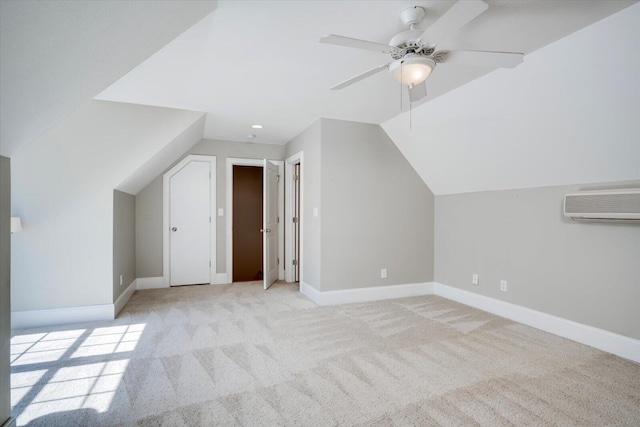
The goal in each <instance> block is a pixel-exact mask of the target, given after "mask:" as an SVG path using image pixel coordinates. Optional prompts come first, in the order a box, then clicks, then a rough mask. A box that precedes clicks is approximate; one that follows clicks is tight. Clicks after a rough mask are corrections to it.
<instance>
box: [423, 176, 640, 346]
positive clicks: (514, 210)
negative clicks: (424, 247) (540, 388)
mask: <svg viewBox="0 0 640 427" xmlns="http://www.w3.org/2000/svg"><path fill="white" fill-rule="evenodd" d="M638 186H640V182H639V183H638ZM581 189H586V188H584V186H559V187H544V188H532V189H522V190H506V191H490V192H479V193H468V194H456V195H447V196H436V209H435V215H436V217H435V229H436V233H435V281H436V282H439V283H443V284H445V285H450V286H454V287H457V288H460V289H464V290H466V291H471V292H475V293H478V294H481V295H486V296H488V297H491V298H496V299H499V300H504V301H508V302H510V303H514V304H517V305H520V306H523V307H528V308H531V309H534V310H539V311H542V312H544V313H548V314H551V315H554V316H558V317H562V318H565V319H569V320H573V321H576V322H579V323H583V324H586V325H590V326H594V327H597V328H601V329H605V330H608V331H611V332H614V333H617V334H621V335H625V336H628V337H631V338H635V339H640V310H639V309H638V302H639V301H640V226H637V225H635V226H633V225H619V224H595V223H590V224H585V223H575V222H571V221H569V220H565V219H564V217H563V215H562V200H563V196H564V194H565V193H568V192H574V191H576V190H581ZM473 273H478V274H479V275H480V284H479V285H477V286H476V285H472V284H471V276H472V274H473ZM501 279H504V280H507V282H508V292H501V291H500V288H499V281H500V280H501Z"/></svg>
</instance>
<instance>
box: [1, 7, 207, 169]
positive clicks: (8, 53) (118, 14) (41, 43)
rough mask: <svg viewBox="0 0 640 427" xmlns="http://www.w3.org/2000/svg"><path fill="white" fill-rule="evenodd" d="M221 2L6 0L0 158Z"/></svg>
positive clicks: (3, 32)
mask: <svg viewBox="0 0 640 427" xmlns="http://www.w3.org/2000/svg"><path fill="white" fill-rule="evenodd" d="M216 4H217V2H216V1H215V0H198V1H195V0H193V1H189V0H146V1H108V0H95V1H69V0H2V1H0V154H3V155H7V156H12V155H14V154H15V153H16V150H18V148H19V147H20V146H22V145H24V144H26V143H29V142H30V141H32V140H33V139H35V138H37V137H39V136H41V135H42V134H43V133H45V132H47V131H48V130H50V129H52V128H53V127H55V126H56V125H58V124H60V122H62V121H63V120H64V119H65V118H67V117H68V116H69V115H70V114H71V113H73V112H74V111H75V110H76V109H77V108H78V107H79V106H80V105H82V104H84V103H85V102H87V101H89V100H90V99H91V98H93V97H94V96H96V95H97V94H98V93H100V91H102V90H103V89H105V88H106V87H108V86H109V85H110V84H112V83H113V82H115V81H116V80H118V79H119V78H120V77H122V76H123V75H125V74H126V73H127V72H129V71H130V70H131V69H133V68H134V67H136V66H137V65H139V64H140V63H141V62H143V61H144V60H145V59H147V58H148V57H149V56H150V55H152V54H153V53H155V52H156V51H158V50H159V49H160V48H162V47H163V46H165V45H166V44H167V43H169V42H170V41H171V40H173V39H174V38H175V37H177V36H178V35H180V34H181V33H183V32H184V31H185V30H186V29H188V28H190V27H191V26H192V25H194V24H195V23H196V22H198V21H200V20H201V19H202V18H203V17H205V16H206V15H208V14H209V13H211V12H212V11H213V10H214V9H215V7H216Z"/></svg>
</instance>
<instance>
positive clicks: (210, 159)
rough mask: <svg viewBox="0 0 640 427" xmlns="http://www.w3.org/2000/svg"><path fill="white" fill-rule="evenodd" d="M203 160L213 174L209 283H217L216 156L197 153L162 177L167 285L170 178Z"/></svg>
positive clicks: (165, 280) (167, 279) (167, 281)
mask: <svg viewBox="0 0 640 427" xmlns="http://www.w3.org/2000/svg"><path fill="white" fill-rule="evenodd" d="M194 160H197V161H203V162H209V163H210V165H211V169H210V171H211V176H210V188H211V194H210V202H211V206H210V208H209V209H210V212H211V222H210V225H209V232H210V233H211V234H210V237H209V245H210V252H209V253H210V254H211V255H210V256H211V260H210V261H211V267H210V268H209V283H210V284H214V283H215V277H216V271H217V269H216V224H215V222H214V218H215V213H216V156H201V155H196V154H189V155H188V156H186V157H185V158H184V159H182V160H180V161H179V162H178V163H177V164H176V165H175V166H174V167H172V168H171V169H169V170H168V171H167V172H165V174H164V176H163V177H162V213H163V215H162V281H163V283H164V286H165V287H167V288H168V287H169V286H170V285H171V271H170V268H171V262H170V256H171V243H170V238H169V227H170V224H171V218H170V216H171V209H170V201H171V191H170V189H171V186H170V185H169V180H170V179H171V177H172V176H173V175H175V174H176V173H178V172H180V171H181V170H182V168H184V167H185V166H187V165H188V164H189V163H191V162H192V161H194Z"/></svg>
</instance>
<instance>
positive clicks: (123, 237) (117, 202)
mask: <svg viewBox="0 0 640 427" xmlns="http://www.w3.org/2000/svg"><path fill="white" fill-rule="evenodd" d="M120 275H122V285H120ZM135 279H136V198H135V196H132V195H131V194H127V193H124V192H122V191H118V190H113V302H115V301H116V300H117V299H118V297H119V296H120V294H122V292H123V291H124V290H125V289H126V288H127V286H129V285H130V284H131V282H133V281H134V280H135Z"/></svg>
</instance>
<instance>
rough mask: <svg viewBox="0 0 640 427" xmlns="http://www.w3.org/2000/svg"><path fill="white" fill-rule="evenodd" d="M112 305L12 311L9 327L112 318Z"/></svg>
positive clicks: (98, 320) (30, 326)
mask: <svg viewBox="0 0 640 427" xmlns="http://www.w3.org/2000/svg"><path fill="white" fill-rule="evenodd" d="M113 307H114V305H113V304H100V305H87V306H80V307H64V308H50V309H44V310H24V311H12V312H11V329H27V328H38V327H40V326H56V325H67V324H69V323H86V322H101V321H105V320H113V319H114V316H113V313H114V308H113Z"/></svg>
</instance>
